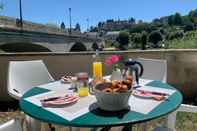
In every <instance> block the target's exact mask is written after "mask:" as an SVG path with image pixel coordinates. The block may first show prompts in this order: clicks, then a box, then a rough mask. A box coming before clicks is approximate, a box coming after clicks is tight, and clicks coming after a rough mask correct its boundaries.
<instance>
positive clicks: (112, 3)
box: [0, 0, 197, 31]
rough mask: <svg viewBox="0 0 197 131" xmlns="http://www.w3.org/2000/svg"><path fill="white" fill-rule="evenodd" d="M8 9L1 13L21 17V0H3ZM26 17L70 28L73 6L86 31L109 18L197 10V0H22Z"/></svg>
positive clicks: (151, 16)
mask: <svg viewBox="0 0 197 131" xmlns="http://www.w3.org/2000/svg"><path fill="white" fill-rule="evenodd" d="M0 1H1V3H3V4H4V9H3V10H2V11H0V15H3V16H10V17H14V18H18V17H19V0H0ZM22 8H23V19H24V20H28V21H32V22H37V23H42V24H46V23H52V24H57V25H60V24H61V22H64V23H65V25H66V27H69V10H68V9H69V8H71V9H72V12H71V15H72V26H73V27H74V26H75V24H76V23H77V22H78V23H79V24H80V25H81V29H82V31H85V30H86V29H87V27H88V22H87V19H88V20H89V27H90V26H92V25H93V26H95V25H97V24H98V22H99V21H106V20H107V19H116V20H118V19H120V20H124V19H129V18H130V17H134V18H135V19H136V20H143V21H146V22H150V21H151V20H153V19H154V18H159V17H162V16H168V15H171V14H174V13H176V12H179V13H181V15H186V14H188V12H189V11H191V10H193V9H197V0H22Z"/></svg>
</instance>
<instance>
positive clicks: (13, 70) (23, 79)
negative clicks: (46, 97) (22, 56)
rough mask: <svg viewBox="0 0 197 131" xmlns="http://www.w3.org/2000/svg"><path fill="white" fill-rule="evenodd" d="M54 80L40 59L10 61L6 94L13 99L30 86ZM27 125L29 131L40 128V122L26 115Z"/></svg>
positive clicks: (35, 130)
mask: <svg viewBox="0 0 197 131" xmlns="http://www.w3.org/2000/svg"><path fill="white" fill-rule="evenodd" d="M51 81H54V79H53V78H52V76H51V75H50V74H49V72H48V70H47V68H46V66H45V64H44V63H43V61H42V60H33V61H11V62H10V63H9V69H8V83H7V84H8V94H9V95H10V96H12V97H14V98H15V99H17V100H18V99H20V97H21V96H22V95H23V94H24V93H25V92H27V91H28V90H30V89H31V88H33V87H35V86H38V85H41V84H45V83H48V82H51ZM26 122H27V127H28V129H29V130H31V131H38V130H40V126H41V125H40V122H39V121H37V120H35V119H32V118H31V117H29V116H26Z"/></svg>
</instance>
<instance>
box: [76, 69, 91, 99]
mask: <svg viewBox="0 0 197 131" xmlns="http://www.w3.org/2000/svg"><path fill="white" fill-rule="evenodd" d="M77 88H78V94H79V96H80V97H84V96H88V92H89V91H88V73H86V72H81V73H78V74H77Z"/></svg>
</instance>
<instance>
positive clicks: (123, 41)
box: [117, 32, 129, 50]
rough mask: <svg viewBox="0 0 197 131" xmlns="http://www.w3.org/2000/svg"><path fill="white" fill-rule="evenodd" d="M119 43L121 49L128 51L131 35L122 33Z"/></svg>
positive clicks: (118, 39) (118, 38) (119, 36)
mask: <svg viewBox="0 0 197 131" xmlns="http://www.w3.org/2000/svg"><path fill="white" fill-rule="evenodd" d="M117 41H118V43H119V46H118V47H119V49H121V50H127V49H128V44H129V33H128V32H120V33H119V35H118V37H117Z"/></svg>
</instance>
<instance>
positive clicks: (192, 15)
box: [189, 9, 197, 24]
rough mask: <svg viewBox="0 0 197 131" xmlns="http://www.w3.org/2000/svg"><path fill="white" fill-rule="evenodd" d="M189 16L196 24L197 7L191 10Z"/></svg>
mask: <svg viewBox="0 0 197 131" xmlns="http://www.w3.org/2000/svg"><path fill="white" fill-rule="evenodd" d="M189 17H190V19H191V21H192V22H193V23H194V24H197V9H195V10H192V11H190V12H189Z"/></svg>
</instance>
